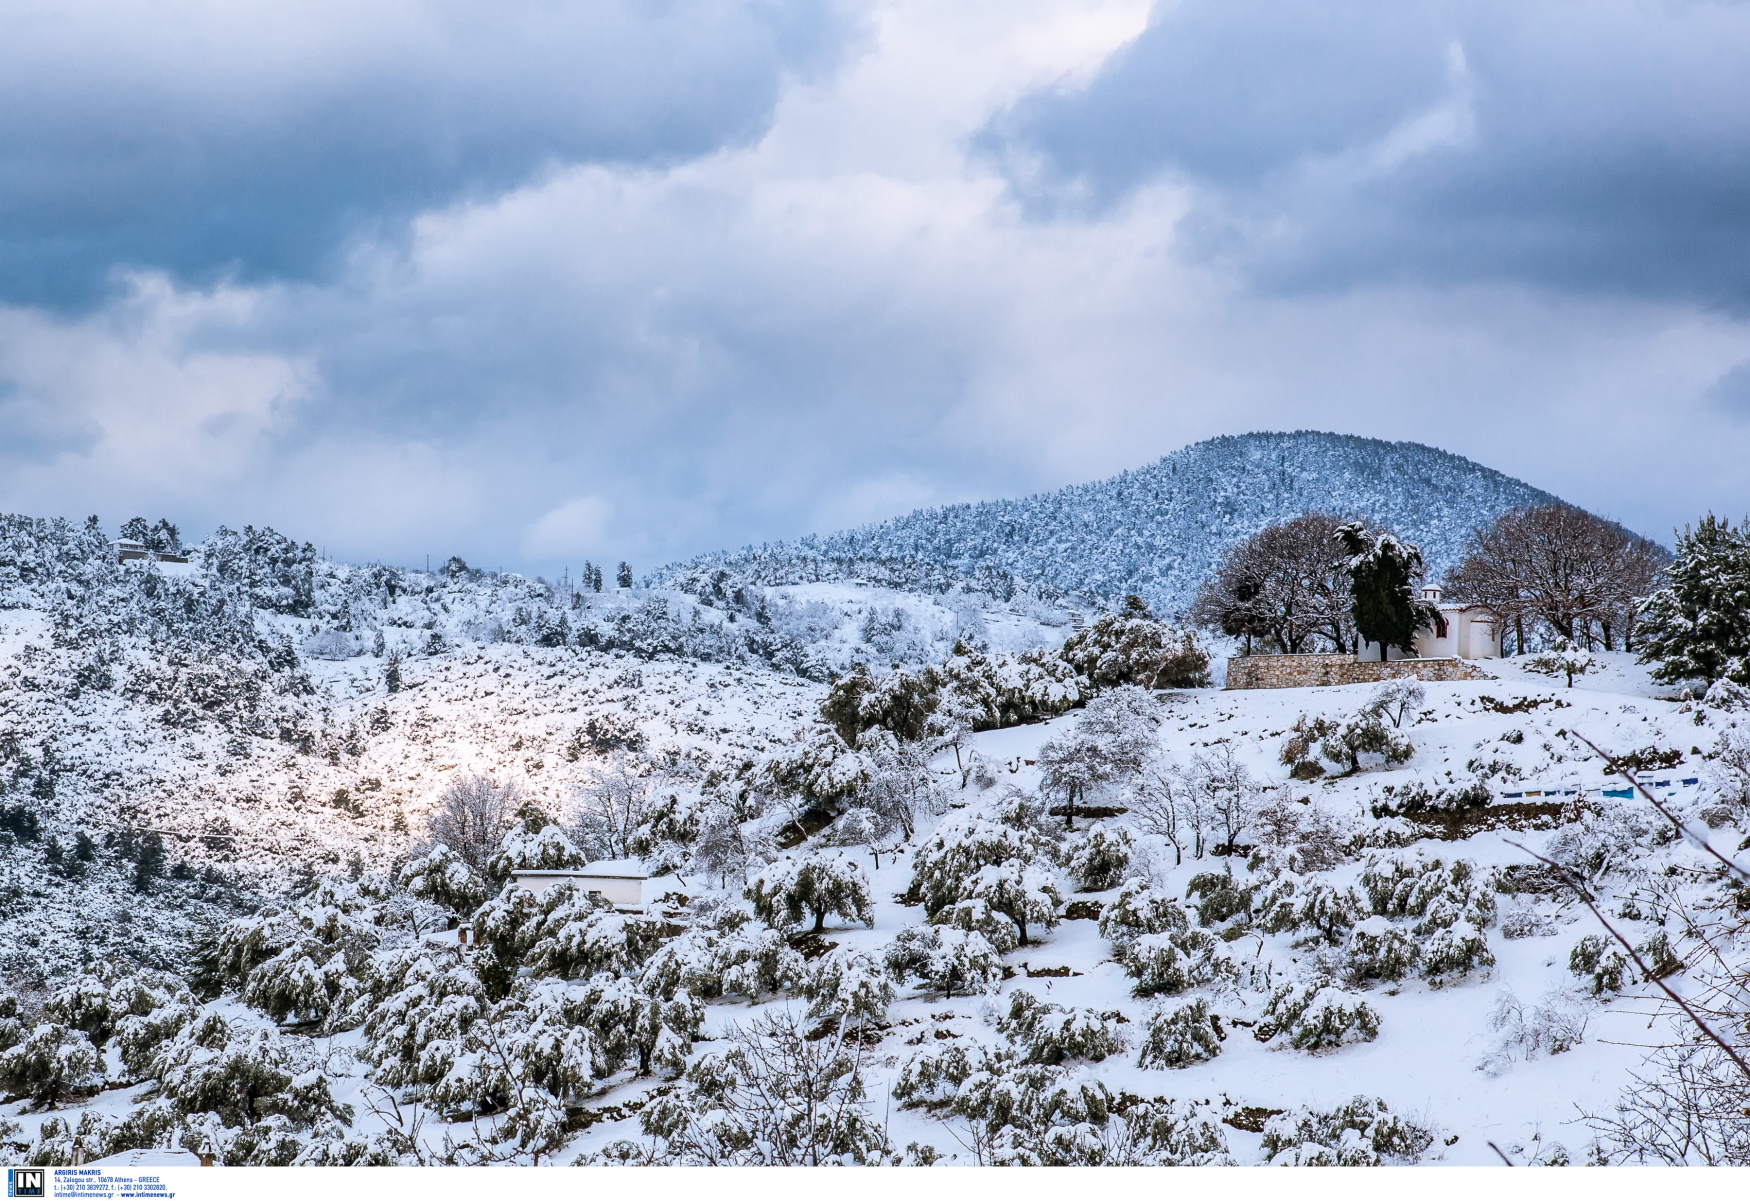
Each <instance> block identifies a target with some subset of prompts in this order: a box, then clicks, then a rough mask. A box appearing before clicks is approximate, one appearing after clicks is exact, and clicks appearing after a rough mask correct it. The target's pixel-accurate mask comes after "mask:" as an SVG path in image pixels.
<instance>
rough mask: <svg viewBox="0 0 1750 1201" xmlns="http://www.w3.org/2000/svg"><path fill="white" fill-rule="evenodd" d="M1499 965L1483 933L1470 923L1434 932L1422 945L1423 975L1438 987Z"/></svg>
mask: <svg viewBox="0 0 1750 1201" xmlns="http://www.w3.org/2000/svg"><path fill="white" fill-rule="evenodd" d="M1494 966H1495V953H1494V952H1493V951H1491V950H1490V949H1489V940H1488V939H1487V938H1485V937H1483V932H1482V931H1481V930H1479V929H1477V928H1476V926H1474V925H1472V924H1471V923H1470V922H1467V921H1459V922H1454V923H1453V924H1452V925H1450V926H1444V927H1441V928H1440V929H1437V930H1434V931H1432V932H1430V933H1429V934H1428V936H1427V937H1426V938H1425V939H1424V940H1423V942H1422V974H1423V975H1424V976H1426V977H1427V978H1428V983H1430V984H1432V985H1433V986H1434V987H1435V988H1440V987H1442V986H1444V985H1446V984H1450V983H1452V982H1453V981H1455V980H1460V979H1462V978H1464V977H1465V976H1467V975H1469V974H1470V973H1471V972H1474V971H1485V972H1486V971H1488V970H1489V969H1490V968H1492V967H1494Z"/></svg>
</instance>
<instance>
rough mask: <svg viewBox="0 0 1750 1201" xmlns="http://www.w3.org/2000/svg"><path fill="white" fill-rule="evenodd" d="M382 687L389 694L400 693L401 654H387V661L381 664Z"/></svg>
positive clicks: (394, 652) (397, 652) (392, 652)
mask: <svg viewBox="0 0 1750 1201" xmlns="http://www.w3.org/2000/svg"><path fill="white" fill-rule="evenodd" d="M383 687H384V688H387V689H388V690H389V691H390V692H400V691H401V652H400V651H399V650H392V651H390V652H389V661H388V662H387V663H385V664H383Z"/></svg>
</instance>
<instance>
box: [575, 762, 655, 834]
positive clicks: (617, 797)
mask: <svg viewBox="0 0 1750 1201" xmlns="http://www.w3.org/2000/svg"><path fill="white" fill-rule="evenodd" d="M655 776H656V772H655V764H654V763H652V762H651V761H650V760H649V759H648V758H647V757H645V756H642V755H634V754H628V753H627V752H626V751H623V750H616V751H614V752H613V753H612V754H611V755H610V757H609V759H608V763H607V766H606V767H603V768H601V769H599V770H598V771H597V772H596V774H595V778H594V779H592V780H590V781H589V782H588V783H587V784H585V785H584V786H583V787H582V788H580V789H578V791H577V797H576V802H575V811H574V813H575V816H574V818H573V823H574V827H575V828H574V834H575V838H576V841H577V844H578V845H579V846H580V847H582V848H583V849H584V850H585V852H586V853H587V854H588V855H589V857H590V858H592V859H627V858H631V857H632V856H633V855H635V854H636V853H637V852H636V849H635V848H636V844H637V843H638V840H639V831H640V828H641V827H642V825H643V822H644V809H645V806H646V804H647V803H648V801H649V799H650V795H651V792H652V791H653V789H654V788H655V787H657V785H658V783H659V781H658V780H657V779H656V778H655Z"/></svg>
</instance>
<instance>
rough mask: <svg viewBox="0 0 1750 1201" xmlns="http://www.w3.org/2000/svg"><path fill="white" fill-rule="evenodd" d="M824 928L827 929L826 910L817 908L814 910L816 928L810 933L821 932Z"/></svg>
mask: <svg viewBox="0 0 1750 1201" xmlns="http://www.w3.org/2000/svg"><path fill="white" fill-rule="evenodd" d="M824 929H826V910H824V909H816V910H815V911H814V929H813V930H812V931H810V933H813V934H819V933H820V932H821V931H822V930H824Z"/></svg>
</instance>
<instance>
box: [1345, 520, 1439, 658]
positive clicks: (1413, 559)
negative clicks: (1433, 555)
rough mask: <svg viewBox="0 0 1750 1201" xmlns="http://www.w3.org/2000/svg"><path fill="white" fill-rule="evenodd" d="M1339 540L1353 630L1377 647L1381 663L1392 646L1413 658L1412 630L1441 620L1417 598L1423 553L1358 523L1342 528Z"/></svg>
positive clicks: (1414, 648) (1413, 637)
mask: <svg viewBox="0 0 1750 1201" xmlns="http://www.w3.org/2000/svg"><path fill="white" fill-rule="evenodd" d="M1337 541H1338V543H1339V544H1340V545H1341V546H1342V548H1343V553H1344V556H1345V557H1344V558H1343V560H1342V561H1341V563H1340V564H1339V566H1340V567H1341V568H1342V570H1343V572H1344V574H1346V575H1347V576H1348V577H1349V588H1350V595H1351V597H1352V598H1353V602H1354V613H1355V629H1356V632H1357V633H1359V634H1360V635H1361V637H1362V638H1363V639H1365V640H1366V641H1368V642H1377V643H1379V657H1380V658H1381V659H1382V660H1383V659H1384V658H1385V656H1386V651H1387V650H1388V649H1389V648H1391V647H1396V648H1397V649H1398V650H1401V651H1403V652H1404V653H1405V654H1406V655H1413V654H1415V653H1416V645H1415V638H1416V631H1417V630H1419V629H1421V628H1422V627H1423V626H1430V625H1436V624H1437V623H1438V622H1439V620H1440V614H1439V611H1438V610H1436V609H1435V608H1434V607H1433V606H1432V605H1430V604H1428V603H1427V602H1426V601H1422V600H1418V599H1417V597H1416V592H1415V584H1416V581H1417V580H1418V579H1420V578H1421V575H1422V552H1421V551H1420V550H1419V549H1417V548H1416V547H1415V546H1412V545H1411V544H1410V543H1408V542H1403V541H1400V540H1399V539H1398V538H1397V537H1395V536H1394V535H1392V534H1388V533H1385V532H1384V531H1376V530H1370V529H1368V528H1367V526H1366V525H1364V524H1363V523H1361V522H1358V521H1357V522H1351V523H1350V524H1348V525H1345V526H1340V527H1339V528H1338V529H1337Z"/></svg>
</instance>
